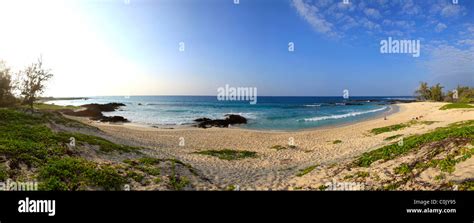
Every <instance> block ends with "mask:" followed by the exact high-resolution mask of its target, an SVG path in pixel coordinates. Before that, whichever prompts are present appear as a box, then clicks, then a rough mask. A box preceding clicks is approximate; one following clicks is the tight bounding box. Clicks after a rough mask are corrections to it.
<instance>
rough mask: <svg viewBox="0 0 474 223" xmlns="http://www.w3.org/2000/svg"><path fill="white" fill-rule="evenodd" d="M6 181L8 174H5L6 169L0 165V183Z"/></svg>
mask: <svg viewBox="0 0 474 223" xmlns="http://www.w3.org/2000/svg"><path fill="white" fill-rule="evenodd" d="M6 179H8V172H7V169H6V168H5V165H3V163H2V164H0V182H1V181H5V180H6Z"/></svg>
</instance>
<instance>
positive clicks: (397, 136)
mask: <svg viewBox="0 0 474 223" xmlns="http://www.w3.org/2000/svg"><path fill="white" fill-rule="evenodd" d="M402 136H403V134H397V135H393V136H389V137H387V138H385V139H384V140H385V141H390V140H393V139H398V138H400V137H402Z"/></svg>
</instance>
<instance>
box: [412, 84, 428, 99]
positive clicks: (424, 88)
mask: <svg viewBox="0 0 474 223" xmlns="http://www.w3.org/2000/svg"><path fill="white" fill-rule="evenodd" d="M415 94H416V95H417V97H416V98H417V99H418V100H429V99H430V98H431V91H430V88H429V87H428V83H426V82H420V86H419V87H418V90H416V91H415Z"/></svg>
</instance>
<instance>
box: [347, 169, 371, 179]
mask: <svg viewBox="0 0 474 223" xmlns="http://www.w3.org/2000/svg"><path fill="white" fill-rule="evenodd" d="M369 176H370V174H369V172H365V171H357V172H356V173H355V174H354V175H347V176H345V177H344V179H345V180H347V179H352V178H366V177H369Z"/></svg>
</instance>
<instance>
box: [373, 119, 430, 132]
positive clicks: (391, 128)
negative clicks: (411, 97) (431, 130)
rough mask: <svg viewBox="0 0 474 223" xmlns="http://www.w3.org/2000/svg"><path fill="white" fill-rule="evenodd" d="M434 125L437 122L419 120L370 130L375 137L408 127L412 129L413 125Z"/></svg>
mask: <svg viewBox="0 0 474 223" xmlns="http://www.w3.org/2000/svg"><path fill="white" fill-rule="evenodd" d="M433 123H436V121H418V120H411V121H409V122H406V123H400V124H395V125H389V126H385V127H380V128H374V129H372V130H370V133H372V134H374V135H378V134H382V133H385V132H393V131H398V130H401V129H404V128H407V127H410V126H412V125H431V124H433Z"/></svg>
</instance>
